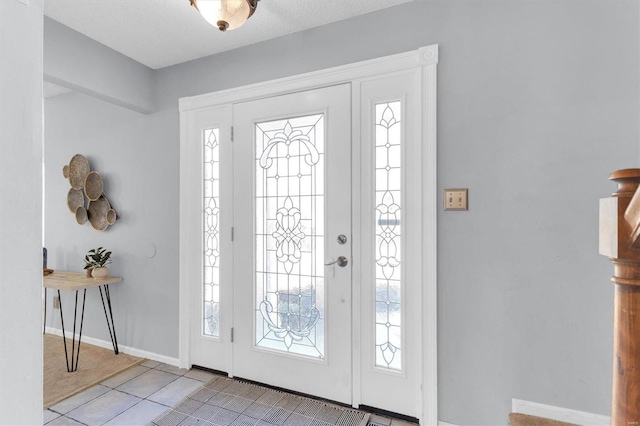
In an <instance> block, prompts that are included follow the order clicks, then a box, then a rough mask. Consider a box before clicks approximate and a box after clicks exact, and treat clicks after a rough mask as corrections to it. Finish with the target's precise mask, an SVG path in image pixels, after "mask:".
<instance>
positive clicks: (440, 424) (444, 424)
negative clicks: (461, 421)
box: [438, 420, 457, 426]
mask: <svg viewBox="0 0 640 426" xmlns="http://www.w3.org/2000/svg"><path fill="white" fill-rule="evenodd" d="M438 426H457V425H454V424H453V423H447V422H443V421H442V420H438Z"/></svg>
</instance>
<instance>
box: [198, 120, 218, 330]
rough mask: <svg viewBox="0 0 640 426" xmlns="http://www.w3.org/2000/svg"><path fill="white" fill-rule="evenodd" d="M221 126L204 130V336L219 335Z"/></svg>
mask: <svg viewBox="0 0 640 426" xmlns="http://www.w3.org/2000/svg"><path fill="white" fill-rule="evenodd" d="M219 140H220V129H206V130H205V131H204V144H203V145H204V152H203V158H204V164H203V175H204V182H203V189H204V203H203V204H204V211H203V215H202V217H203V218H204V224H203V225H204V236H203V237H204V244H203V246H204V262H203V268H204V271H203V279H204V282H203V294H202V296H203V310H202V314H203V326H202V327H203V328H202V333H203V334H204V335H205V336H211V337H220V328H219V327H218V324H219V322H220V242H219V239H220V225H219V223H220V219H219V218H220V207H219V206H220V143H219Z"/></svg>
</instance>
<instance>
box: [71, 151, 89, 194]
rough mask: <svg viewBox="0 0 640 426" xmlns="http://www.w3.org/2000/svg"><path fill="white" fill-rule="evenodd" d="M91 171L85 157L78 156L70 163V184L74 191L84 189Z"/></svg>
mask: <svg viewBox="0 0 640 426" xmlns="http://www.w3.org/2000/svg"><path fill="white" fill-rule="evenodd" d="M90 171H91V169H90V168H89V161H87V159H86V158H85V157H84V155H80V154H76V155H74V156H73V158H71V161H70V162H69V183H70V184H71V187H72V188H73V189H82V188H84V181H85V179H86V178H87V175H88V174H89V172H90Z"/></svg>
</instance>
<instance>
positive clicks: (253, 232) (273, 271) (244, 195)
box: [232, 84, 352, 404]
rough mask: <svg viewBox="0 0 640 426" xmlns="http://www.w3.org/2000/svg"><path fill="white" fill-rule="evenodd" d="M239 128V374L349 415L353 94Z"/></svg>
mask: <svg viewBox="0 0 640 426" xmlns="http://www.w3.org/2000/svg"><path fill="white" fill-rule="evenodd" d="M233 117H234V118H233V123H234V124H233V128H234V134H235V135H234V182H235V191H234V206H235V208H234V259H235V267H234V282H235V288H234V302H233V303H234V305H233V306H234V321H233V328H234V346H233V367H232V368H233V374H234V376H237V377H242V378H246V379H251V380H255V381H258V382H262V383H268V384H270V385H275V386H278V387H282V388H286V389H291V390H295V391H298V392H303V393H306V394H311V395H315V396H320V397H323V398H328V399H331V400H334V401H339V402H343V403H348V404H350V403H351V397H352V392H351V342H352V336H351V318H352V315H351V305H352V304H351V275H352V274H351V270H352V269H351V91H350V85H349V84H344V85H339V86H332V87H327V88H321V89H315V90H308V91H304V92H298V93H294V94H288V95H282V96H277V97H272V98H266V99H261V100H256V101H251V102H245V103H240V104H236V105H234V108H233ZM332 262H335V263H332ZM330 263H332V264H330ZM327 264H330V265H327Z"/></svg>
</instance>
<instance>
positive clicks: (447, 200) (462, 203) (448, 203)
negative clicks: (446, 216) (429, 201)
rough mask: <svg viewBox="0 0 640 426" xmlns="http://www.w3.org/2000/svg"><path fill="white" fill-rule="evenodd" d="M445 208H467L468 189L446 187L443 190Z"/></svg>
mask: <svg viewBox="0 0 640 426" xmlns="http://www.w3.org/2000/svg"><path fill="white" fill-rule="evenodd" d="M444 209H445V210H469V189H468V188H448V189H445V190H444Z"/></svg>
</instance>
